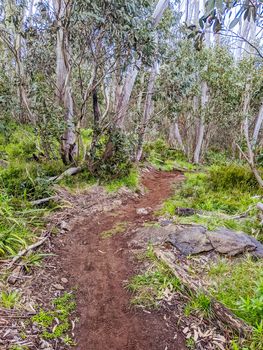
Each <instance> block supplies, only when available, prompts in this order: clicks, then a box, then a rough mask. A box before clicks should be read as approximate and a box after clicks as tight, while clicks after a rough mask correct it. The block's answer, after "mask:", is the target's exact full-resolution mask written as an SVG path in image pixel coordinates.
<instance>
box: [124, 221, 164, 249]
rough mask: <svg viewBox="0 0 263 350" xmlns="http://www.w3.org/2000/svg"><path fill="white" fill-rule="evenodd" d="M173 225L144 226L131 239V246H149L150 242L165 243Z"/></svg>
mask: <svg viewBox="0 0 263 350" xmlns="http://www.w3.org/2000/svg"><path fill="white" fill-rule="evenodd" d="M170 227H171V226H166V227H156V226H150V227H142V228H139V229H138V230H137V231H136V232H135V234H134V237H133V240H132V241H131V243H130V245H131V246H137V247H138V246H139V247H147V245H148V243H151V244H162V243H164V242H165V241H166V240H167V238H168V235H169V233H170V232H171V231H169V230H167V229H168V228H170Z"/></svg>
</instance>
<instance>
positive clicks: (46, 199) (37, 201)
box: [30, 196, 59, 205]
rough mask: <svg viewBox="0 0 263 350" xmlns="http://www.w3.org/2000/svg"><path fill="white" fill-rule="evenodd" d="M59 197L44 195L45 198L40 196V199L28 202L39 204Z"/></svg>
mask: <svg viewBox="0 0 263 350" xmlns="http://www.w3.org/2000/svg"><path fill="white" fill-rule="evenodd" d="M58 199H59V197H58V196H51V197H46V198H41V199H37V200H35V201H32V202H30V203H31V204H32V205H41V204H45V203H48V202H50V201H56V200H58Z"/></svg>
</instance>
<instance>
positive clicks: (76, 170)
mask: <svg viewBox="0 0 263 350" xmlns="http://www.w3.org/2000/svg"><path fill="white" fill-rule="evenodd" d="M82 170H83V168H82V167H80V166H78V167H73V168H69V169H67V170H66V171H64V172H63V173H62V174H61V175H59V176H53V177H51V178H50V179H49V181H50V182H52V181H61V180H62V179H64V177H66V176H72V175H76V174H78V173H80V172H81V171H82Z"/></svg>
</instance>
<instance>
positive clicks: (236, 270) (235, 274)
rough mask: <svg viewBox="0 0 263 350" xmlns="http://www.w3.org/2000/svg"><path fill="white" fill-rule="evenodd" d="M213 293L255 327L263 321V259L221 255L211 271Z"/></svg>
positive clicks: (209, 275) (210, 278)
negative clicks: (230, 258) (236, 258)
mask: <svg viewBox="0 0 263 350" xmlns="http://www.w3.org/2000/svg"><path fill="white" fill-rule="evenodd" d="M208 280H209V281H210V292H211V293H212V294H213V296H214V297H215V298H216V299H218V300H219V301H221V302H222V303H223V304H225V305H226V306H227V307H228V308H230V309H231V310H232V311H233V312H234V313H235V314H236V315H237V316H238V317H241V318H242V319H244V320H245V321H246V322H248V323H249V324H251V325H252V326H256V325H257V324H259V323H260V322H261V320H263V262H262V261H261V260H258V261H254V260H253V259H252V258H250V257H247V258H245V259H241V260H238V261H235V260H234V261H230V260H228V259H224V258H221V259H220V260H219V262H217V263H215V264H212V265H211V267H210V269H209V272H208Z"/></svg>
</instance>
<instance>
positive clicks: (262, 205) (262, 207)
mask: <svg viewBox="0 0 263 350" xmlns="http://www.w3.org/2000/svg"><path fill="white" fill-rule="evenodd" d="M257 208H258V209H259V210H261V211H263V203H260V202H259V203H258V204H257Z"/></svg>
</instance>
